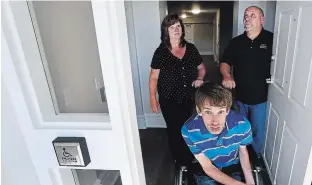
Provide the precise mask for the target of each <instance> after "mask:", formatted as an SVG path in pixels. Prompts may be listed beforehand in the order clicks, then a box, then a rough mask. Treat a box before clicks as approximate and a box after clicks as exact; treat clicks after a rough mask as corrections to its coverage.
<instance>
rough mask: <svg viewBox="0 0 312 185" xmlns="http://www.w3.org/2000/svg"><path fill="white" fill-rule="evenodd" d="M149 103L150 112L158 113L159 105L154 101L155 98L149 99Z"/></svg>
mask: <svg viewBox="0 0 312 185" xmlns="http://www.w3.org/2000/svg"><path fill="white" fill-rule="evenodd" d="M150 103H151V110H152V112H153V113H157V114H158V113H159V103H158V101H157V100H156V98H151V99H150Z"/></svg>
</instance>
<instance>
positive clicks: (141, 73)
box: [125, 1, 167, 128]
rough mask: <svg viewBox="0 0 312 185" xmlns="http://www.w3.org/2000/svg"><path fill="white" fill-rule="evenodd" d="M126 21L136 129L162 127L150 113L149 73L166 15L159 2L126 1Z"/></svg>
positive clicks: (162, 5) (160, 120)
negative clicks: (136, 122) (135, 109)
mask: <svg viewBox="0 0 312 185" xmlns="http://www.w3.org/2000/svg"><path fill="white" fill-rule="evenodd" d="M125 6H126V18H127V29H128V39H129V48H130V58H131V67H132V77H133V83H134V89H135V90H134V91H135V100H136V108H137V114H138V122H139V128H144V126H145V125H146V126H147V127H165V121H164V119H163V117H162V115H161V114H153V113H151V111H150V100H149V85H148V82H149V73H150V70H151V68H150V64H151V61H152V57H153V54H154V51H155V50H156V48H157V47H158V46H159V44H160V25H161V22H162V20H163V18H164V17H165V14H167V4H166V2H161V1H127V2H125Z"/></svg>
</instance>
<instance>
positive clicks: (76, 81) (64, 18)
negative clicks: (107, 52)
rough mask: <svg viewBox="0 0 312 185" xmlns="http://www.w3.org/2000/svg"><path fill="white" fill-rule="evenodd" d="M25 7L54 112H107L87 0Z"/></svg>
mask: <svg viewBox="0 0 312 185" xmlns="http://www.w3.org/2000/svg"><path fill="white" fill-rule="evenodd" d="M28 7H29V11H30V13H31V17H32V22H33V27H34V31H35V33H36V38H37V44H38V48H39V50H40V54H41V59H42V64H43V66H44V68H45V73H46V78H47V81H48V83H49V88H50V92H51V97H52V98H53V102H54V107H55V110H56V113H108V107H107V101H106V95H105V88H104V82H103V76H102V70H101V65H100V58H99V53H98V46H97V40H96V33H95V27H94V20H93V13H92V7H91V3H90V2H88V1H33V2H28Z"/></svg>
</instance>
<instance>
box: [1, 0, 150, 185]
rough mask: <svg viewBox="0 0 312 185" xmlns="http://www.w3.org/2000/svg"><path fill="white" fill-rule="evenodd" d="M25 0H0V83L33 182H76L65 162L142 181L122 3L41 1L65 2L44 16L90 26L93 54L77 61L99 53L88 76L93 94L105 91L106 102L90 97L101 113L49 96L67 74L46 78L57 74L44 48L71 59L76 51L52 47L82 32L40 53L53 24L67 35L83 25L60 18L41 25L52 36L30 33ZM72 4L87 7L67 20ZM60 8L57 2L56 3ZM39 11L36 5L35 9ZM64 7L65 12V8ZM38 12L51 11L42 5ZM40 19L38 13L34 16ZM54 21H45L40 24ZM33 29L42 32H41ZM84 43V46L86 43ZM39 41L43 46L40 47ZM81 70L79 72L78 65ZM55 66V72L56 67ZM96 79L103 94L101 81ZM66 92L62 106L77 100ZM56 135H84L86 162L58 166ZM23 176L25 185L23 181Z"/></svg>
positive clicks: (141, 184)
mask: <svg viewBox="0 0 312 185" xmlns="http://www.w3.org/2000/svg"><path fill="white" fill-rule="evenodd" d="M28 3H29V2H26V1H19V2H17V1H16V2H15V1H11V2H9V1H6V2H1V4H2V24H1V25H2V28H1V45H2V57H1V64H2V74H1V77H2V79H3V84H2V87H3V88H5V89H6V92H8V93H6V94H8V96H9V97H8V99H9V100H8V101H9V102H10V103H11V105H12V106H13V108H14V113H15V115H16V118H17V120H18V123H19V127H20V129H21V131H22V133H23V136H24V140H25V143H26V146H27V148H28V150H29V153H30V157H31V160H32V161H31V162H32V163H33V166H34V168H35V170H36V173H37V174H36V175H37V178H38V181H39V183H40V184H41V185H75V184H76V183H75V179H74V177H73V174H72V173H71V169H92V170H93V169H98V170H119V171H120V174H121V180H122V184H123V185H128V184H129V185H145V184H146V183H145V175H144V168H143V161H142V155H141V146H140V140H139V134H138V126H137V118H136V112H135V101H134V93H133V87H132V84H133V83H132V75H131V70H130V69H131V65H130V58H129V48H128V38H127V30H126V18H125V8H124V2H122V1H118V2H105V1H104V2H101V1H100V2H99V1H84V2H78V1H68V2H56V1H53V2H52V1H51V2H47V3H54V4H49V5H51V6H54V5H56V4H57V3H67V4H66V8H68V9H65V10H64V9H63V10H59V11H58V13H59V14H56V15H55V17H51V20H56V17H58V16H63V20H64V21H66V20H68V21H69V22H68V24H69V25H70V26H72V25H80V24H86V25H88V26H90V25H91V27H92V25H93V30H94V31H93V32H94V33H92V34H94V40H95V41H96V43H95V46H96V47H95V49H92V50H91V51H93V52H94V51H97V53H98V56H91V57H90V58H86V59H84V60H86V62H90V60H91V58H92V57H98V60H99V63H100V64H99V66H100V67H99V68H100V69H101V70H102V75H103V77H100V78H98V77H97V80H95V82H94V81H91V82H90V83H91V84H93V85H94V86H93V87H92V88H94V89H96V90H98V91H101V92H98V93H102V95H103V94H105V95H106V98H107V101H106V100H105V98H103V97H101V98H102V99H101V98H100V96H99V94H97V96H96V98H98V100H99V101H101V100H102V101H104V102H105V103H103V107H105V105H106V103H107V106H108V111H107V110H106V113H105V108H103V109H100V110H99V111H100V112H101V111H104V112H103V113H99V112H96V111H93V110H92V111H91V112H88V111H86V112H83V110H82V109H79V110H78V109H70V110H68V111H66V110H65V111H64V109H60V106H58V103H59V104H60V101H61V100H62V98H60V97H58V95H55V94H56V93H55V91H54V89H55V88H57V87H58V84H57V83H60V84H61V83H63V82H64V81H65V80H68V79H62V80H64V81H59V82H56V81H53V80H54V79H55V78H57V77H58V76H56V77H55V78H52V80H51V76H50V74H49V69H48V68H47V66H46V62H50V61H49V60H50V59H51V55H50V54H51V53H53V52H54V54H55V53H56V54H59V55H62V57H63V58H64V56H66V57H72V58H71V59H73V58H74V56H76V55H74V54H75V53H73V55H66V54H68V51H64V50H61V49H59V48H64V46H66V45H69V47H76V48H79V47H80V46H77V45H78V44H77V43H78V42H77V41H78V40H79V39H86V38H87V37H80V38H76V40H75V39H73V40H72V41H71V42H72V43H71V42H63V43H62V42H61V43H56V44H60V45H59V46H60V47H54V48H53V49H54V50H51V51H53V52H50V53H45V52H43V49H42V47H43V46H42V43H43V45H44V44H45V43H47V42H48V41H49V42H50V44H51V43H52V44H55V42H59V41H60V40H62V39H60V38H58V37H57V36H56V34H57V33H60V30H61V31H63V32H64V31H65V32H66V31H68V30H69V31H71V33H72V35H70V37H71V38H73V36H74V35H75V34H77V33H78V32H83V33H82V34H84V35H88V34H89V32H86V30H84V29H79V30H71V27H70V26H68V25H64V26H66V29H58V28H57V27H50V28H48V29H47V31H51V30H52V31H53V32H52V33H53V35H52V36H50V37H45V36H44V34H45V33H47V32H44V31H43V29H41V30H40V31H41V32H40V34H38V33H35V31H38V30H36V29H37V27H38V25H37V23H36V22H35V21H34V19H32V17H31V16H33V15H31V12H32V11H33V9H32V7H31V6H29V4H28ZM42 3H43V4H44V3H45V2H42ZM70 3H73V4H70ZM74 3H76V4H74ZM77 3H78V4H77ZM43 4H42V5H43ZM71 6H77V7H79V8H81V10H88V11H89V13H90V14H88V15H87V16H86V17H82V19H81V20H82V21H81V20H78V19H76V18H75V17H74V18H73V19H72V18H69V17H70V16H68V15H69V13H68V12H69V11H70V10H71V9H73V8H72V7H71ZM64 7H65V6H61V8H64ZM39 10H42V9H40V8H39ZM50 10H52V8H51V9H48V11H50ZM74 10H77V9H74ZM79 10H80V9H79ZM66 11H68V12H67V13H66ZM64 12H65V13H64ZM41 13H51V12H44V11H43V12H41ZM62 13H63V15H62ZM78 13H79V12H78ZM80 13H81V14H82V13H85V12H80ZM81 14H79V15H81ZM77 15H78V14H77ZM87 17H92V19H91V20H88V19H87ZM37 18H38V17H37ZM39 18H40V19H41V18H42V17H40V16H39ZM52 18H53V19H52ZM84 18H85V19H84ZM38 21H39V20H38ZM77 21H78V22H77ZM79 21H80V22H79ZM55 23H56V22H50V24H47V26H50V25H53V24H55ZM91 23H92V24H91ZM39 27H40V26H39ZM85 27H86V26H85ZM62 28H63V27H62ZM57 29H58V31H59V32H58V31H57ZM63 32H62V33H63ZM40 35H41V37H42V38H40ZM65 39H68V38H64V40H65ZM47 40H48V41H47ZM66 41H68V40H66ZM83 42H85V43H88V42H90V40H89V39H86V40H84V41H83ZM80 43H81V42H80ZM70 44H72V45H70ZM86 45H87V46H88V47H91V45H90V44H86ZM93 46H94V43H93ZM93 46H92V47H93ZM44 48H45V49H46V47H44ZM58 49H59V50H58ZM87 49H89V48H87ZM81 52H84V51H81ZM76 54H77V56H78V54H80V53H79V50H76ZM82 57H84V56H82ZM45 60H47V61H45ZM74 60H77V61H78V60H81V58H79V57H76V58H74ZM71 65H72V67H73V68H72V69H74V68H79V67H80V68H81V66H77V65H75V64H74V65H73V64H71ZM49 67H51V66H49ZM80 68H79V69H80ZM58 69H59V70H62V69H63V68H62V67H59V68H58ZM100 69H99V70H100ZM50 70H52V69H50ZM81 70H82V71H81V75H82V74H83V72H84V71H83V69H81ZM56 71H57V70H56ZM50 72H51V71H50ZM57 72H60V74H61V72H62V71H57ZM67 72H68V75H66V77H68V78H72V76H71V75H73V70H68V71H67ZM62 74H64V72H63V73H62ZM82 80H84V79H82ZM51 81H52V82H53V83H52V82H51ZM103 81H104V86H105V93H104V92H103V90H104V89H103V88H102V87H101V82H103ZM76 82H77V83H78V86H79V80H76ZM94 89H93V90H94ZM70 91H73V90H71V89H70V88H68V89H64V91H63V92H64V97H65V104H64V105H65V106H67V107H70V106H74V105H76V104H75V103H76V100H75V101H70V100H71V99H73V98H74V97H73V96H72V95H71V92H70ZM82 95H84V94H82ZM92 98H94V97H90V101H91V99H92ZM84 99H85V97H83V96H81V100H84ZM92 101H93V100H92ZM86 103H89V101H86ZM87 106H89V104H87ZM97 106H98V105H96V106H95V107H97ZM77 110H78V112H77ZM94 110H96V109H94ZM71 111H74V112H71ZM75 111H76V112H75ZM12 115H13V114H12ZM58 136H63V137H66V136H69V137H70V136H74V137H75V136H78V137H85V138H86V141H87V146H88V150H89V153H90V158H91V163H90V164H89V165H88V166H87V167H60V166H59V165H58V161H57V158H56V156H55V152H54V149H53V146H52V141H53V140H54V139H55V138H56V137H58ZM21 155H23V154H21ZM20 177H21V178H23V176H19V177H17V178H20ZM25 183H26V184H27V182H25Z"/></svg>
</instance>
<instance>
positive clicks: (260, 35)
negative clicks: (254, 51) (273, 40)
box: [244, 28, 265, 40]
mask: <svg viewBox="0 0 312 185" xmlns="http://www.w3.org/2000/svg"><path fill="white" fill-rule="evenodd" d="M264 31H265V30H264V28H262V29H261V31H260V33H259V35H258V36H257V37H256V38H254V39H253V40H257V39H260V38H261V37H262V36H263V34H264ZM244 36H245V38H246V39H248V40H251V39H250V38H249V37H248V36H247V32H246V31H244Z"/></svg>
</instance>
